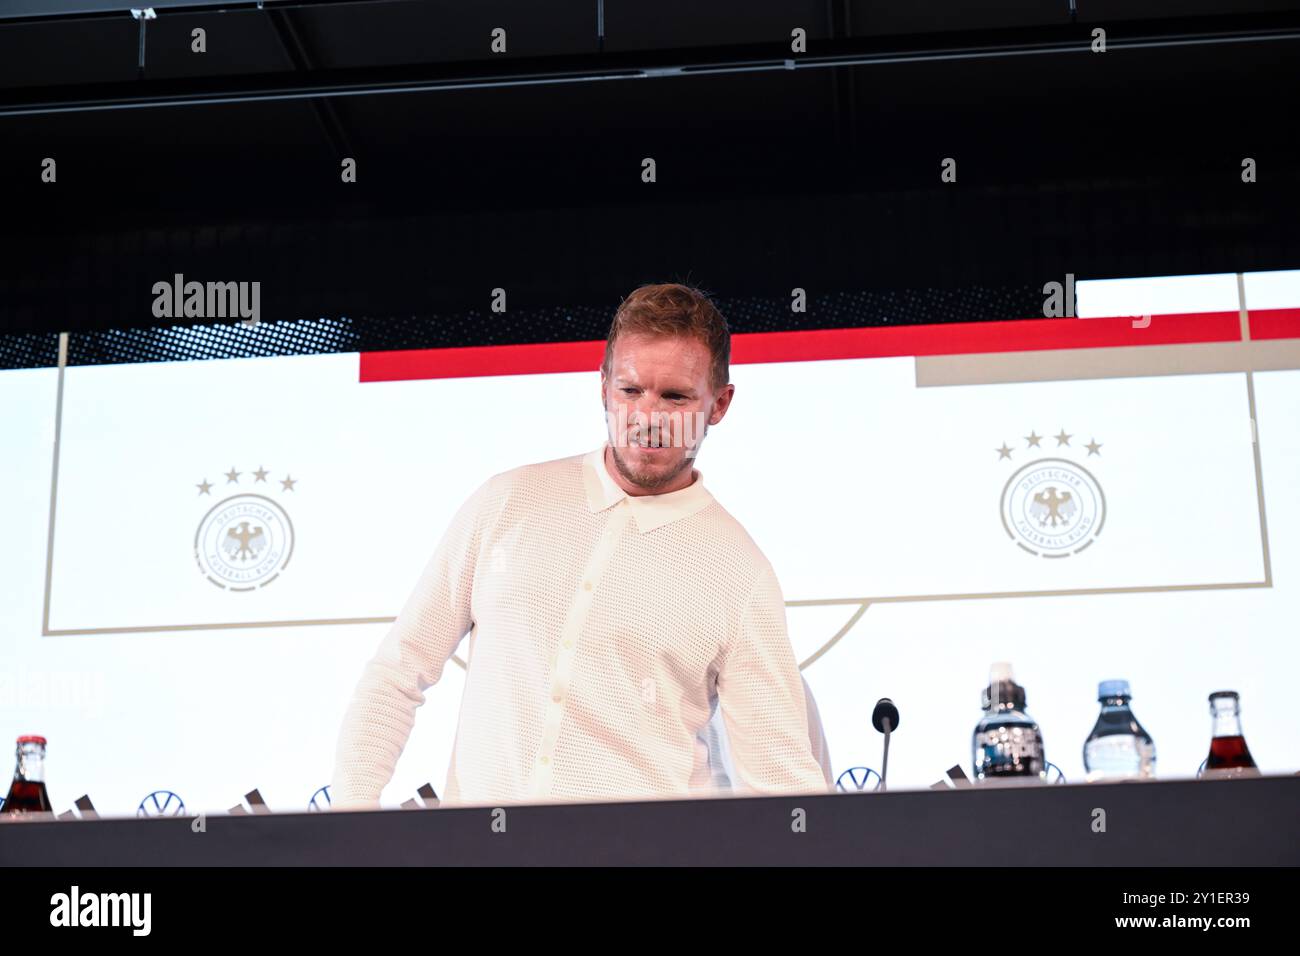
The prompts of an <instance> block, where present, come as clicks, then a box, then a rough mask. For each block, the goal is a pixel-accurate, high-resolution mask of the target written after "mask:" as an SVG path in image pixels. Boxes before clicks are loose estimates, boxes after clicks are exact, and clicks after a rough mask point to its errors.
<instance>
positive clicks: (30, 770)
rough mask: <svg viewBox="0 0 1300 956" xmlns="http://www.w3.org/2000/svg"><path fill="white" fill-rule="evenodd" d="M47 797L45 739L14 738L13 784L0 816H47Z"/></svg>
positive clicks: (32, 737) (48, 798) (48, 806)
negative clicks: (16, 760)
mask: <svg viewBox="0 0 1300 956" xmlns="http://www.w3.org/2000/svg"><path fill="white" fill-rule="evenodd" d="M50 812H51V807H50V797H49V794H48V793H46V791H45V738H44V737H37V736H26V737H19V738H18V766H17V767H15V768H14V782H13V783H11V784H10V785H9V795H8V796H6V797H5V802H4V806H3V807H0V813H5V814H23V813H50Z"/></svg>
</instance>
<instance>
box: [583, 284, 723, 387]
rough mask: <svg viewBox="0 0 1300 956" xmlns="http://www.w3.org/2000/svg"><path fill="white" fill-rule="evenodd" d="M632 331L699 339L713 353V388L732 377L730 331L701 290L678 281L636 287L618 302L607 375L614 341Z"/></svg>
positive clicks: (605, 363) (607, 353)
mask: <svg viewBox="0 0 1300 956" xmlns="http://www.w3.org/2000/svg"><path fill="white" fill-rule="evenodd" d="M632 333H637V334H641V335H655V336H665V337H679V336H689V337H691V338H694V339H698V340H699V341H701V342H703V343H704V344H705V346H707V347H708V350H709V354H710V355H711V356H713V363H712V365H711V366H710V374H709V377H710V379H711V384H712V386H713V388H715V389H718V388H721V387H722V386H724V385H726V384H727V382H728V381H729V380H730V378H731V330H730V329H728V328H727V320H726V319H724V318H723V317H722V313H721V312H719V311H718V308H717V306H715V305H714V304H713V302H712V301H710V299H709V297H708V296H707V295H705V294H704V293H703V292H701V291H700V290H698V289H693V288H691V287H690V286H686V285H680V284H679V283H676V282H669V283H662V284H659V285H643V286H641V287H640V288H637V289H634V290H633V291H632V293H631V294H630V295H628V297H627V298H626V299H624V300H623V302H622V304H621V305H619V307H618V311H617V312H615V313H614V321H613V322H611V323H610V326H609V337H608V338H606V339H605V359H604V361H603V362H601V366H600V369H601V371H602V372H604V373H605V374H606V375H609V363H610V362H611V361H612V359H613V356H614V343H615V342H616V341H617V340H618V337H619V336H620V335H628V334H632Z"/></svg>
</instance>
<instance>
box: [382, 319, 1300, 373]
mask: <svg viewBox="0 0 1300 956" xmlns="http://www.w3.org/2000/svg"><path fill="white" fill-rule="evenodd" d="M1281 311H1288V312H1294V313H1295V314H1296V315H1297V316H1300V310H1281ZM1297 321H1300V319H1298V320H1297ZM1135 322H1140V320H1138V319H1134V318H1131V317H1128V316H1123V317H1116V318H1100V319H1028V320H1024V321H1018V322H959V323H954V324H951V325H905V326H894V327H889V328H853V329H814V330H806V331H797V332H746V333H738V334H736V335H733V336H732V337H731V360H732V362H733V363H735V364H745V363H748V362H813V361H820V360H825V359H851V358H886V357H898V356H908V355H972V354H979V353H982V352H1026V351H1039V350H1047V349H1087V348H1105V347H1109V346H1122V345H1134V346H1141V345H1176V344H1183V343H1188V342H1235V341H1237V340H1238V339H1239V338H1240V337H1241V321H1240V318H1239V316H1238V314H1237V313H1236V312H1200V313H1193V314H1187V315H1156V316H1152V317H1151V323H1150V325H1147V326H1145V327H1142V326H1140V325H1138V326H1135V325H1134V323H1135ZM1253 328H1254V326H1253V325H1252V329H1253ZM1256 337H1257V338H1270V337H1283V336H1268V335H1257V336H1256ZM604 349H605V343H604V342H603V341H591V342H544V343H540V344H536V345H480V346H471V347H467V348H450V349H411V350H403V351H393V352H362V353H361V381H363V382H394V381H403V380H407V379H424V378H467V377H472V376H480V375H535V374H539V373H544V372H587V371H593V370H595V369H597V368H599V367H600V362H601V359H602V358H603V356H604Z"/></svg>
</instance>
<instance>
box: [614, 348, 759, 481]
mask: <svg viewBox="0 0 1300 956" xmlns="http://www.w3.org/2000/svg"><path fill="white" fill-rule="evenodd" d="M711 365H712V356H711V355H710V354H709V348H708V346H707V345H705V344H704V343H703V342H701V341H700V340H699V339H696V338H691V337H681V338H676V337H663V336H649V335H642V334H627V335H622V336H619V338H618V339H617V340H616V341H615V343H614V351H613V354H612V356H611V357H610V363H609V374H608V376H606V374H605V373H604V372H603V371H602V372H601V376H600V389H601V400H602V403H603V404H604V407H605V420H606V423H607V425H608V428H609V443H610V446H611V449H612V453H613V457H614V466H615V468H616V469H617V470H618V473H619V475H621V476H622V478H623V479H624V481H623V483H624V484H627V485H633V486H635V487H636V488H638V489H640V490H641V491H642V492H643V493H645V494H661V493H666V492H668V491H676V490H677V489H678V488H679V487H685V486H686V485H688V484H689V483H690V481H689V476H690V469H691V466H692V464H693V462H694V460H695V453H696V451H697V450H698V449H699V446H700V443H701V442H703V440H704V433H705V431H706V430H707V428H708V426H709V425H716V424H717V423H718V422H720V421H722V416H723V415H725V414H726V412H727V408H728V406H729V405H730V404H731V396H732V393H733V392H734V391H735V386H733V385H724V386H723V387H722V388H720V389H718V390H717V391H714V389H713V387H712V385H711V383H710V375H709V373H710V367H711Z"/></svg>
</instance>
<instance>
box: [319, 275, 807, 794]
mask: <svg viewBox="0 0 1300 956" xmlns="http://www.w3.org/2000/svg"><path fill="white" fill-rule="evenodd" d="M730 353H731V341H730V334H729V332H728V330H727V325H726V322H725V320H724V319H723V317H722V316H721V315H720V314H719V313H718V311H717V309H716V308H715V307H714V306H713V304H712V303H711V302H710V301H709V300H708V298H707V297H705V296H704V295H703V294H701V293H700V292H698V291H696V290H694V289H690V288H688V287H686V286H682V285H652V286H643V287H641V288H639V289H637V290H636V291H634V292H633V293H632V294H631V295H629V296H628V297H627V298H626V299H625V300H624V301H623V303H622V304H621V305H620V306H619V309H618V312H617V314H616V315H615V317H614V321H613V323H612V325H611V327H610V331H609V336H608V339H607V341H606V347H605V358H604V362H603V364H602V367H601V373H600V387H601V401H602V404H603V406H604V409H605V417H606V425H607V431H608V439H609V440H608V441H607V442H605V444H604V445H603V446H602V447H601V448H599V449H596V450H595V451H592V452H590V453H588V454H586V455H575V456H572V457H569V458H561V459H557V460H555V461H548V462H543V463H540V464H534V465H526V466H523V467H521V468H516V469H513V470H511V471H507V472H503V473H501V474H498V475H495V476H493V477H492V478H490V479H489V480H488V481H486V482H485V483H484V484H482V485H481V486H480V487H479V488H478V490H477V491H475V492H474V494H473V495H471V496H470V498H469V499H468V500H467V501H466V502H465V503H464V504H463V505H462V506H461V508H460V510H459V511H458V512H457V514H456V516H455V518H454V519H453V520H452V522H451V525H450V527H449V528H448V529H447V531H446V533H445V534H444V536H443V539H442V541H441V542H440V543H439V545H438V548H437V550H436V551H435V553H434V555H433V557H432V558H431V559H430V561H429V563H428V565H427V566H426V567H425V569H424V572H423V574H422V575H421V577H420V580H419V582H418V584H417V586H416V588H415V590H414V592H413V593H412V594H411V596H410V597H409V598H408V600H407V602H406V604H405V605H404V606H403V608H402V610H401V612H400V614H399V615H398V618H397V620H396V622H395V623H394V625H393V627H392V628H391V630H390V631H389V632H388V634H387V635H386V636H385V638H384V639H383V641H382V642H381V644H380V646H379V650H378V652H377V653H376V654H375V656H374V657H373V658H372V659H371V661H370V662H369V663H368V664H367V665H366V669H365V671H364V673H363V675H362V677H361V680H360V682H359V683H358V684H357V688H356V692H355V694H354V696H353V698H352V701H351V704H350V705H349V707H348V710H347V713H346V715H345V717H344V720H343V726H342V729H341V731H340V733H339V740H338V748H337V754H336V760H335V768H334V775H333V780H332V783H331V787H330V790H331V800H332V805H333V806H335V807H340V808H347V807H377V806H378V805H379V795H380V792H381V791H382V789H383V788H384V786H385V785H386V784H387V783H388V782H389V780H390V779H391V778H392V774H393V769H394V766H395V764H396V762H397V759H398V757H399V756H400V755H401V752H402V750H403V748H404V747H405V745H406V741H407V739H408V737H409V735H410V732H411V727H412V725H413V723H414V720H415V711H416V708H417V707H419V705H420V704H422V703H423V702H424V691H425V690H427V689H428V688H429V687H430V686H432V685H433V684H435V683H437V681H438V680H439V678H440V677H441V676H442V670H443V667H444V666H445V664H446V662H447V660H448V659H449V658H450V657H451V655H452V654H453V653H454V652H455V650H456V648H457V646H458V645H459V644H460V641H461V639H462V638H463V637H464V635H465V634H466V632H468V633H469V653H468V657H469V661H468V665H467V673H466V678H465V689H464V696H463V698H462V701H461V709H460V718H459V722H458V725H457V729H456V737H455V742H454V745H453V749H452V756H451V766H450V767H449V769H448V773H447V784H446V791H445V793H444V794H443V804H444V805H445V806H450V805H457V804H462V805H469V804H489V805H497V804H502V803H507V802H518V803H541V802H547V801H577V800H619V799H646V798H652V797H687V796H692V795H702V794H709V793H716V792H717V790H716V788H715V785H714V783H713V780H712V778H711V772H710V760H709V753H708V747H707V744H706V743H705V742H704V740H703V739H702V736H701V731H703V729H704V728H705V726H706V725H707V724H708V722H709V719H710V715H711V714H712V712H713V711H714V709H715V707H717V708H720V710H721V712H722V717H723V722H724V725H725V728H726V732H727V738H728V749H729V756H730V760H731V764H732V766H733V767H734V776H733V778H732V779H731V787H732V789H733V790H734V791H738V792H741V793H807V792H817V793H825V792H827V791H828V789H829V788H828V786H827V783H826V778H825V776H824V774H823V768H821V767H820V766H819V765H818V762H817V759H816V758H815V756H814V754H813V752H812V749H811V745H810V741H809V726H808V716H807V711H806V709H805V706H806V702H805V695H804V690H803V682H802V680H801V677H800V674H799V669H798V665H797V664H796V662H795V659H794V653H793V651H792V649H791V647H790V641H789V638H788V636H787V634H786V623H785V605H784V601H783V599H782V595H781V589H780V586H779V585H778V583H777V580H776V576H775V574H774V573H773V571H772V567H771V565H770V564H769V563H768V561H767V559H766V558H765V557H764V556H763V554H762V552H760V551H759V549H758V547H757V546H756V545H755V544H754V542H753V541H752V540H751V539H750V537H749V535H748V534H746V532H745V530H744V528H742V527H741V525H740V524H739V522H737V521H736V519H735V518H733V517H732V516H731V515H730V514H728V513H727V511H726V510H725V509H724V508H723V507H722V505H720V504H719V503H718V502H717V501H716V500H714V498H713V496H712V495H711V494H710V493H709V492H708V491H707V490H705V488H704V483H703V479H702V476H701V474H700V472H699V470H698V469H696V468H695V467H694V466H693V462H694V459H695V456H696V453H697V452H698V451H699V447H700V443H701V442H702V441H703V439H704V435H705V434H706V433H707V431H708V427H709V426H710V425H716V424H718V423H719V422H721V421H722V419H723V417H724V416H725V415H726V413H727V410H728V408H729V407H730V405H731V400H732V396H733V394H734V392H735V387H734V386H733V385H731V384H730V383H729V381H728V377H729V368H728V365H729V361H730ZM524 411H526V410H524ZM699 426H702V427H699Z"/></svg>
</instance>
